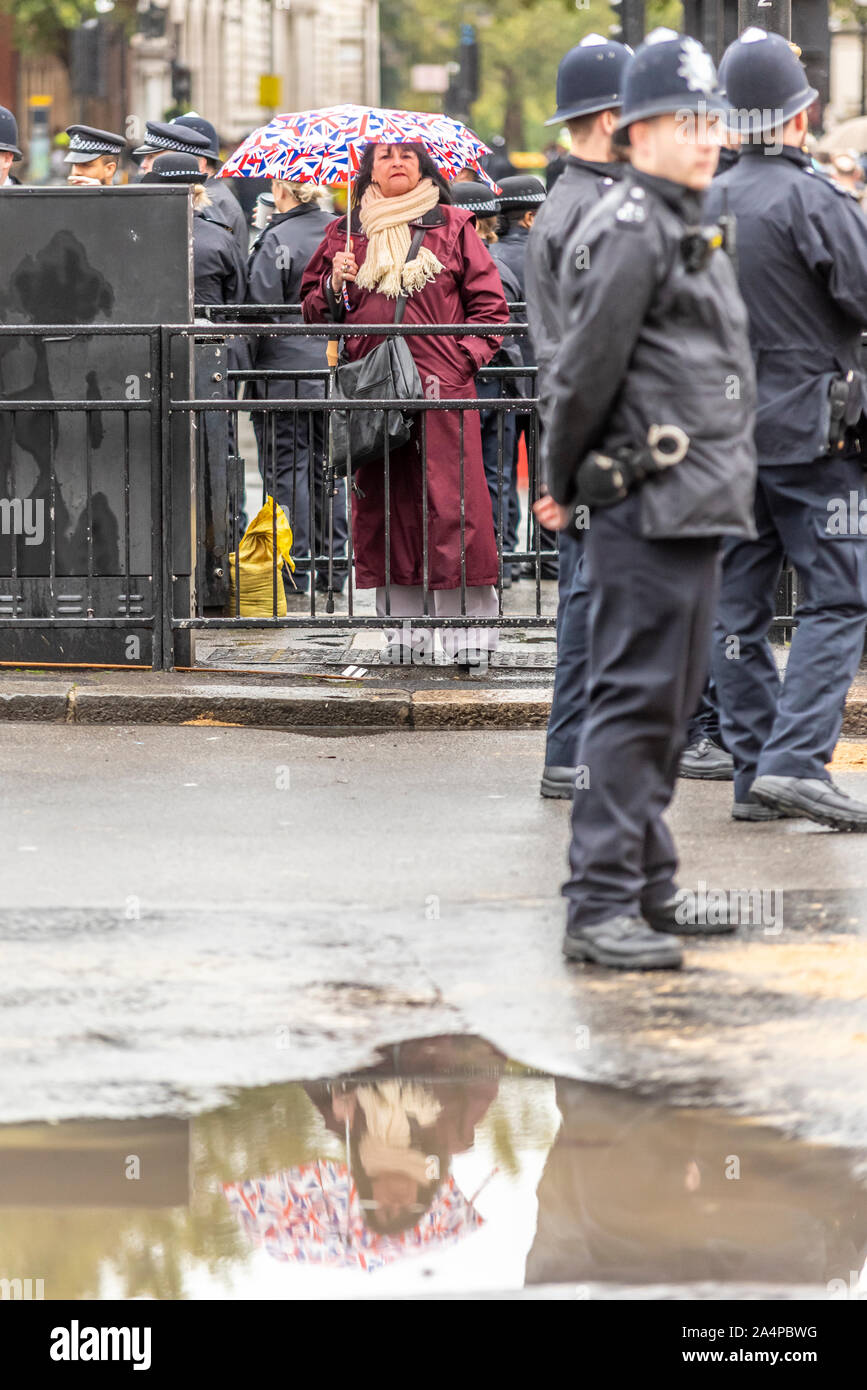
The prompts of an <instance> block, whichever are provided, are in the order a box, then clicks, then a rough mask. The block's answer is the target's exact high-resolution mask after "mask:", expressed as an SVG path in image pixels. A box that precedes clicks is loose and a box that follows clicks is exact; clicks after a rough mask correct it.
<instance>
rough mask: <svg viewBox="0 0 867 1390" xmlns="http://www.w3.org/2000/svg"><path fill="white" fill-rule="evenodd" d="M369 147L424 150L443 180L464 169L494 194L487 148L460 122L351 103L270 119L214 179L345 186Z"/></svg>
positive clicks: (421, 113) (241, 146)
mask: <svg viewBox="0 0 867 1390" xmlns="http://www.w3.org/2000/svg"><path fill="white" fill-rule="evenodd" d="M369 144H380V145H383V144H384V145H424V147H425V149H426V150H427V152H428V154H429V155H430V157H431V159H432V160H433V162H434V164H435V165H436V166H437V168H438V169H439V171H440V172H441V173H442V174H445V176H446V178H454V177H455V175H456V174H457V173H458V172H459V171H460V170H461V169H463V168H465V167H467V166H468V167H469V168H471V169H473V170H474V171H475V172H476V173H477V174H478V175H479V177H480V178H482V179H484V180H485V182H486V183H489V184H490V185H491V187H492V188H493V189H495V190H496V191H497V192H499V188H498V186H497V184H495V183H494V181H493V180H492V179H490V178H489V177H488V175H487V174H486V173H485V171H484V169H483V168H482V165H481V160H482V158H483V157H484V156H485V155H486V154H489V153H490V150H489V149H488V146H487V145H484V144H482V142H481V140H479V139H477V137H476V136H475V135H473V133H472V131H471V130H469V129H468V128H467V127H466V126H465V125H462V124H461V122H460V121H453V120H452V119H451V118H450V117H449V116H442V115H439V114H438V113H436V112H431V111H390V110H387V109H383V108H379V107H371V106H354V105H352V104H351V103H347V104H345V105H342V106H326V107H323V108H322V109H321V110H319V111H295V112H293V113H292V114H290V115H286V116H275V117H274V119H273V120H271V121H269V122H268V124H267V125H264V126H261V127H260V128H259V129H258V130H254V131H253V133H252V134H251V135H248V136H247V138H246V140H244V141H243V142H242V143H241V144H240V145H239V146H238V148H237V149H236V150H235V153H234V154H233V155H232V156H231V157H230V158H229V159H228V160H227V161H226V163H225V164H224V165H223V167H222V169H221V170H220V173H219V177H220V178H237V177H241V178H249V179H284V180H285V181H286V182H287V183H318V184H324V185H328V184H341V183H350V182H351V180H352V177H353V175H355V174H356V173H357V172H358V166H359V164H360V163H361V156H362V154H363V153H364V148H365V146H366V145H369Z"/></svg>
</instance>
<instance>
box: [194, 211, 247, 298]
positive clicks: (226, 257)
mask: <svg viewBox="0 0 867 1390" xmlns="http://www.w3.org/2000/svg"><path fill="white" fill-rule="evenodd" d="M193 275H194V279H195V300H196V303H197V304H243V303H244V294H245V292H246V289H247V276H246V273H245V271H244V262H243V260H242V259H241V256H240V253H239V251H238V247H237V244H236V242H235V239H234V237H233V236H232V233H231V231H230V230H229V228H228V227H227V226H226V224H225V223H224V222H223V221H222V220H221V219H220V215H219V213H218V212H215V211H212V209H211V208H209V207H206V208H203V209H202V210H201V211H200V212H196V213H195V215H194V217H193Z"/></svg>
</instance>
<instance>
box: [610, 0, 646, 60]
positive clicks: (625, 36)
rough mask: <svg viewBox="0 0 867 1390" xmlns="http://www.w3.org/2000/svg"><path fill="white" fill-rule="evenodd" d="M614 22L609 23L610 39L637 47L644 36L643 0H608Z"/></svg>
mask: <svg viewBox="0 0 867 1390" xmlns="http://www.w3.org/2000/svg"><path fill="white" fill-rule="evenodd" d="M610 4H611V8H612V10H613V11H614V15H615V19H616V23H614V24H612V25H610V27H609V32H610V34H611V37H612V39H616V40H617V42H618V43H627V44H629V47H630V48H637V47H638V45H639V44H640V43H641V40H642V39H643V38H644V0H610Z"/></svg>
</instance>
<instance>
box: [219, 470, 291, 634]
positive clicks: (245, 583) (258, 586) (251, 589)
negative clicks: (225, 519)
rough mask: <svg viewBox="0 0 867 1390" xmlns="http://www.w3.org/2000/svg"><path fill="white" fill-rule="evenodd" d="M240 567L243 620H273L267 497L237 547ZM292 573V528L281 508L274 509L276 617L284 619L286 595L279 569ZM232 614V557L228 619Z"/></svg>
mask: <svg viewBox="0 0 867 1390" xmlns="http://www.w3.org/2000/svg"><path fill="white" fill-rule="evenodd" d="M238 555H239V557H240V565H241V571H240V572H241V607H240V613H241V617H242V618H271V617H273V616H274V578H273V575H274V499H273V497H269V498H268V500H267V502H266V503H265V505H264V507H263V508H262V510H261V511H260V512H259V514H258V515H257V516H254V517H253V520H252V521H251V522H250V525H249V526H248V527H247V529H246V531H245V532H244V535H243V537H242V539H241V544H240V545H239V546H238ZM284 565H288V566H289V569H290V570H294V569H295V561H294V560H293V559H292V528H291V526H290V525H289V522H288V521H287V519H286V513H285V512H284V511H283V508H282V507H280V506H278V507H277V617H278V618H284V617H285V616H286V593H285V590H284V588H283V575H282V569H283V566H284ZM234 614H235V553H234V551H233V552H232V554H231V555H230V556H229V607H228V610H227V616H228V617H230V618H231V617H234Z"/></svg>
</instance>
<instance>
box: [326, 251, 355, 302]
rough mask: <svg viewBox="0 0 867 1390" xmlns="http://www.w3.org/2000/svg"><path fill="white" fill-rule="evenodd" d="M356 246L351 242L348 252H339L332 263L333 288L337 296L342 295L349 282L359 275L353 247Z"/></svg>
mask: <svg viewBox="0 0 867 1390" xmlns="http://www.w3.org/2000/svg"><path fill="white" fill-rule="evenodd" d="M354 245H355V243H354V242H353V241H350V243H349V247H350V249H349V250H348V251H338V253H337V255H336V256H335V257H334V260H333V261H332V262H331V288H332V289H333V291H334V293H335V294H340V291H341V290H342V289H343V286H344V284H345V282H346V281H347V280H349V281H352V280H354V279H355V277H356V276H357V274H358V265H357V264H356V260H355V257H354V256H353V254H352V247H353V246H354Z"/></svg>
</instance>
